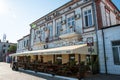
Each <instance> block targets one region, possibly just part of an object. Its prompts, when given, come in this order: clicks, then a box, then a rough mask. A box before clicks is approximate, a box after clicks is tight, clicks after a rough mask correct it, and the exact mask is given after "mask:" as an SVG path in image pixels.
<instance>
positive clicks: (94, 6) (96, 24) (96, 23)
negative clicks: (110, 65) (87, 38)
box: [92, 0, 107, 74]
mask: <svg viewBox="0 0 120 80" xmlns="http://www.w3.org/2000/svg"><path fill="white" fill-rule="evenodd" d="M92 1H93V9H94V15H95V16H96V17H95V18H94V21H95V26H96V27H95V32H96V42H97V53H98V55H99V44H98V34H97V31H98V22H97V20H98V19H97V11H96V4H95V0H92ZM102 37H103V48H104V60H105V74H107V63H106V52H105V41H104V40H105V39H104V32H103V30H102ZM98 60H99V57H98Z"/></svg>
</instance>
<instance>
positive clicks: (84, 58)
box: [75, 54, 86, 64]
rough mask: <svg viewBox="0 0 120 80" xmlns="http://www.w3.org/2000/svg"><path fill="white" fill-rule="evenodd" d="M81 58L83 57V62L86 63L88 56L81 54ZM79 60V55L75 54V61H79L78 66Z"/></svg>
mask: <svg viewBox="0 0 120 80" xmlns="http://www.w3.org/2000/svg"><path fill="white" fill-rule="evenodd" d="M80 56H81V61H86V55H83V54H80ZM78 59H79V54H75V61H77V64H78V63H79V62H78Z"/></svg>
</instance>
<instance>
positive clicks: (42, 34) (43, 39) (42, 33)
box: [41, 29, 45, 41]
mask: <svg viewBox="0 0 120 80" xmlns="http://www.w3.org/2000/svg"><path fill="white" fill-rule="evenodd" d="M41 41H45V31H44V29H42V30H41Z"/></svg>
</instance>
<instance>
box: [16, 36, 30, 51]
mask: <svg viewBox="0 0 120 80" xmlns="http://www.w3.org/2000/svg"><path fill="white" fill-rule="evenodd" d="M29 37H30V36H29V34H28V35H26V36H24V37H23V38H21V39H19V40H18V43H17V51H16V52H17V53H19V52H25V51H29V44H30V43H29V42H30V38H29Z"/></svg>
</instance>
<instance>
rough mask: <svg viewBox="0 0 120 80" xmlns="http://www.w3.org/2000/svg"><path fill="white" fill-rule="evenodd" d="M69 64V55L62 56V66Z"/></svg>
mask: <svg viewBox="0 0 120 80" xmlns="http://www.w3.org/2000/svg"><path fill="white" fill-rule="evenodd" d="M67 62H69V55H68V54H63V55H62V64H64V63H67Z"/></svg>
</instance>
